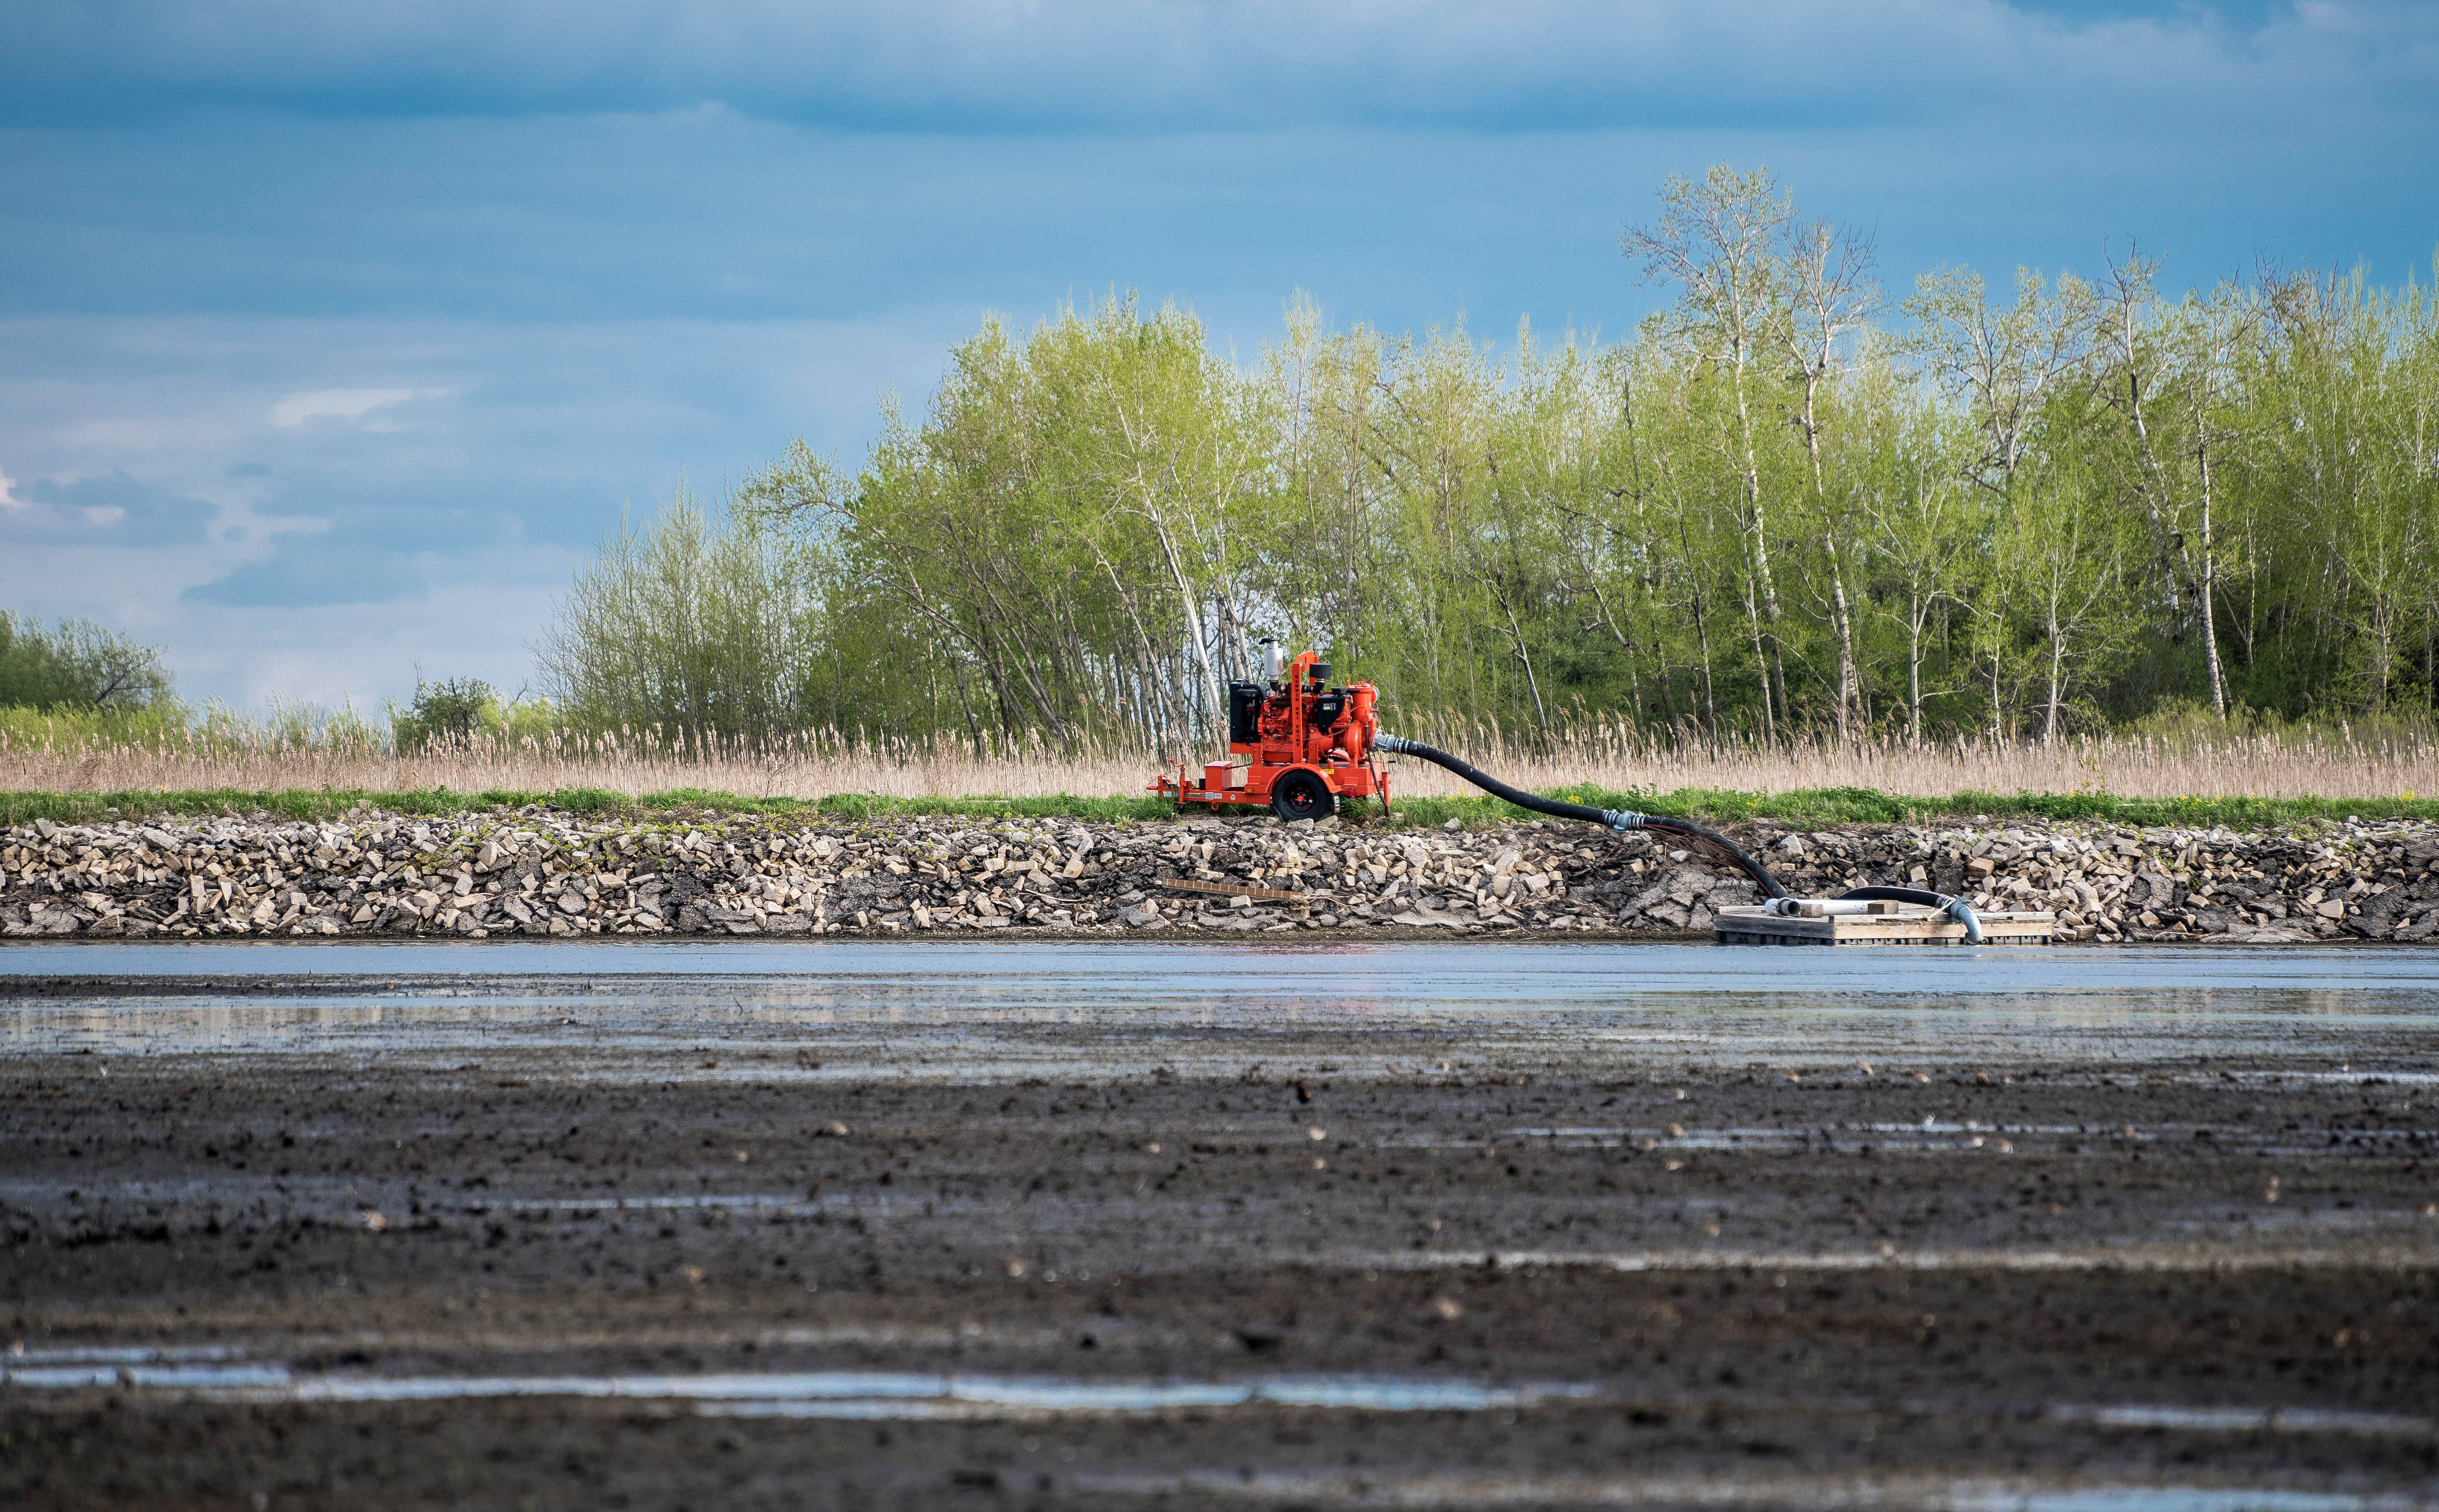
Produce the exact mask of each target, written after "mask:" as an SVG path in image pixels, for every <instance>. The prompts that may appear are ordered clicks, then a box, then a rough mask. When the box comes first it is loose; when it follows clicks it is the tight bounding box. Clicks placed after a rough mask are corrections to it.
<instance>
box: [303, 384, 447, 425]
mask: <svg viewBox="0 0 2439 1512" xmlns="http://www.w3.org/2000/svg"><path fill="white" fill-rule="evenodd" d="M437 392H439V391H438V390H436V389H428V388H316V389H308V390H307V391H305V392H304V393H301V394H287V395H283V396H281V398H280V400H279V402H278V403H276V404H274V405H272V406H271V423H272V424H274V425H276V426H280V427H281V428H283V429H288V430H294V428H296V427H297V426H299V425H302V424H304V423H305V422H306V421H307V420H320V419H339V420H356V419H363V418H365V416H367V415H369V414H371V413H373V412H374V411H375V410H385V409H387V408H389V407H390V406H391V405H393V404H402V403H404V402H406V401H407V400H411V399H422V398H426V397H428V396H431V395H433V394H436V393H437ZM382 423H383V422H375V423H374V428H380V427H381V425H382Z"/></svg>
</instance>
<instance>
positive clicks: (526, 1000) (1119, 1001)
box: [0, 942, 2439, 1089]
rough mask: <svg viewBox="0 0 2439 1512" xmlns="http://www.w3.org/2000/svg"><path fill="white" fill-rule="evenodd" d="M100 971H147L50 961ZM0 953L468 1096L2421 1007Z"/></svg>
mask: <svg viewBox="0 0 2439 1512" xmlns="http://www.w3.org/2000/svg"><path fill="white" fill-rule="evenodd" d="M109 971H122V972H124V973H125V974H126V975H129V976H140V977H148V978H152V979H155V985H153V986H151V987H145V988H143V989H142V990H141V992H139V993H136V994H135V995H122V989H121V988H120V987H119V986H118V985H117V984H114V983H111V982H108V981H96V982H94V983H92V984H91V987H90V990H80V989H78V987H76V986H75V985H74V984H68V985H66V986H65V987H64V990H63V992H62V988H61V985H60V984H58V983H57V982H56V980H55V979H56V977H57V976H58V974H60V973H62V972H69V973H76V972H109ZM300 971H301V972H305V973H309V975H307V976H305V977H303V978H299V977H295V976H293V975H288V974H287V973H294V972H300ZM12 976H13V977H16V978H19V979H25V978H28V977H34V976H44V977H48V978H53V979H54V980H53V981H52V982H51V983H50V984H49V985H47V986H46V987H45V995H39V996H37V995H20V996H14V997H11V996H8V995H6V990H5V986H0V1048H5V1049H7V1050H11V1051H19V1052H23V1051H30V1050H49V1051H54V1052H58V1051H66V1052H75V1051H92V1052H94V1053H96V1054H97V1055H104V1056H107V1055H120V1054H129V1053H151V1054H160V1053H194V1052H205V1053H215V1052H216V1053H224V1054H240V1055H243V1054H270V1055H312V1054H329V1055H335V1056H342V1057H350V1056H360V1055H363V1054H367V1053H373V1052H380V1053H383V1054H403V1055H407V1056H409V1057H410V1058H412V1057H416V1056H421V1057H422V1058H423V1059H422V1061H421V1065H422V1068H423V1069H426V1070H431V1071H435V1072H454V1073H458V1074H461V1075H463V1076H464V1077H465V1078H466V1080H465V1083H464V1084H465V1085H466V1086H468V1087H470V1088H474V1089H480V1088H481V1087H483V1086H484V1085H485V1084H486V1079H487V1076H490V1073H487V1071H486V1067H487V1066H490V1067H491V1068H492V1070H493V1071H496V1070H497V1069H499V1068H501V1067H505V1066H507V1065H508V1064H510V1063H513V1064H514V1066H515V1068H516V1070H517V1071H518V1072H519V1074H520V1075H541V1076H559V1077H573V1078H602V1077H606V1078H611V1079H624V1078H628V1077H632V1076H635V1075H637V1074H639V1071H640V1069H641V1068H643V1067H646V1066H649V1068H650V1074H651V1075H653V1076H662V1077H668V1076H677V1077H683V1078H687V1079H702V1078H748V1079H755V1080H768V1079H774V1078H784V1079H794V1078H822V1077H834V1076H870V1075H873V1074H875V1073H876V1072H878V1073H880V1074H883V1075H893V1076H911V1077H917V1078H921V1077H948V1076H971V1075H978V1074H980V1075H1009V1076H1032V1075H1055V1074H1058V1073H1059V1072H1061V1071H1068V1070H1074V1069H1077V1068H1079V1067H1084V1066H1091V1067H1094V1068H1095V1069H1097V1070H1100V1071H1102V1072H1105V1073H1109V1074H1130V1075H1131V1074H1140V1073H1142V1072H1145V1071H1148V1070H1150V1069H1152V1068H1153V1067H1155V1066H1161V1065H1166V1066H1168V1067H1170V1068H1171V1069H1173V1070H1177V1071H1180V1072H1187V1071H1192V1070H1197V1069H1199V1070H1202V1071H1210V1070H1214V1069H1216V1068H1217V1067H1218V1066H1220V1065H1222V1064H1224V1065H1225V1066H1226V1067H1227V1068H1228V1069H1229V1070H1230V1071H1231V1072H1232V1073H1234V1072H1239V1071H1242V1070H1243V1069H1244V1068H1245V1065H1246V1062H1247V1061H1248V1060H1249V1059H1252V1060H1255V1061H1258V1060H1260V1059H1261V1058H1263V1057H1264V1056H1265V1055H1266V1054H1270V1053H1273V1051H1274V1050H1275V1051H1276V1053H1279V1054H1290V1053H1292V1052H1291V1051H1290V1050H1289V1049H1288V1048H1287V1046H1288V1045H1289V1042H1290V1041H1297V1042H1299V1043H1301V1044H1305V1045H1307V1046H1308V1047H1309V1046H1310V1045H1313V1044H1321V1043H1324V1042H1326V1048H1328V1049H1330V1050H1331V1051H1332V1052H1334V1053H1335V1052H1343V1053H1344V1056H1345V1057H1347V1059H1346V1060H1344V1062H1342V1065H1343V1069H1344V1070H1345V1071H1346V1072H1347V1073H1349V1074H1355V1075H1385V1074H1398V1075H1417V1074H1419V1075H1456V1076H1462V1075H1464V1073H1465V1071H1466V1069H1467V1067H1468V1066H1469V1065H1478V1064H1481V1063H1482V1062H1484V1061H1485V1060H1487V1059H1490V1058H1519V1057H1522V1058H1586V1057H1589V1058H1636V1057H1640V1058H1653V1057H1665V1058H1670V1059H1672V1060H1682V1061H1684V1062H1687V1063H1717V1062H1718V1061H1720V1060H1722V1059H1726V1058H1741V1059H1753V1058H1768V1059H1769V1060H1770V1061H1771V1063H1772V1064H1774V1065H1780V1066H1783V1067H1786V1068H1788V1069H1796V1070H1812V1071H1836V1072H1839V1073H1841V1074H1852V1075H1857V1076H1866V1075H1872V1074H1873V1073H1872V1072H1868V1071H1865V1070H1864V1069H1862V1068H1864V1067H1865V1066H1882V1067H1883V1069H1885V1066H1884V1065H1883V1063H1886V1062H1915V1063H1919V1062H1921V1061H1923V1060H1926V1059H1929V1060H1932V1061H1935V1062H1937V1063H1943V1064H1956V1063H1959V1062H1967V1061H1969V1062H1972V1063H1976V1064H1980V1065H1985V1066H2005V1065H2016V1064H2021V1063H2023V1062H2025V1061H2027V1060H2038V1061H2039V1062H2041V1063H2043V1064H2044V1065H2048V1066H2052V1067H2073V1066H2085V1067H2091V1066H2096V1065H2099V1064H2103V1063H2106V1062H2110V1061H2134V1060H2153V1061H2157V1060H2163V1059H2171V1060H2172V1059H2182V1058H2196V1057H2199V1056H2211V1057H2213V1058H2214V1059H2215V1060H2216V1059H2224V1058H2229V1057H2250V1058H2253V1059H2254V1060H2255V1061H2256V1062H2258V1060H2259V1059H2260V1058H2261V1057H2262V1056H2264V1055H2267V1056H2269V1057H2270V1058H2271V1060H2272V1062H2273V1064H2271V1065H2270V1068H2269V1072H2268V1074H2271V1075H2288V1074H2293V1075H2308V1076H2356V1075H2359V1074H2360V1073H2359V1069H2358V1068H2359V1065H2366V1064H2370V1063H2371V1062H2372V1061H2374V1060H2382V1061H2383V1063H2387V1062H2397V1064H2396V1065H2395V1072H2396V1073H2397V1074H2401V1075H2407V1076H2415V1077H2417V1078H2425V1077H2427V1076H2429V1073H2428V1071H2427V1070H2416V1069H2413V1068H2412V1060H2413V1059H2418V1057H2412V1058H2408V1057H2406V1056H2405V1054H2404V1052H2405V1051H2406V1049H2407V1048H2408V1047H2409V1046H2410V1045H2412V1044H2417V1043H2418V1044H2426V1045H2427V1043H2428V1042H2429V1039H2428V1037H2429V1033H2430V1030H2431V1029H2432V1028H2433V1027H2439V952H2429V951H2359V952H2338V951H2319V952H2250V951H2218V952H2204V951H2200V950H2192V951H2185V950H2154V951H2116V952H2089V951H2071V950H2034V951H2016V952H1846V951H1832V950H1822V951H1813V952H1805V951H1787V950H1776V951H1760V950H1736V949H1734V948H1729V947H1706V946H1632V945H1578V944H1486V945H1438V944H1428V945H1427V944H1413V945H1406V944H1396V945H1389V944H1384V945H1341V944H1333V945H1317V946H1312V947H1295V948H1272V949H1255V948H1219V947H1210V946H1183V945H1151V944H1137V943H1131V942H1130V943H1104V944H1077V943H1067V944H1054V943H1043V944H1040V945H1022V944H1020V945H996V944H994V945H988V946H986V945H972V946H965V945H935V944H920V943H916V944H893V945H878V944H864V943H850V944H820V945H789V946H778V945H753V946H746V945H701V944H685V943H671V944H649V945H640V944H639V945H619V946H600V945H541V944H533V945H508V946H502V947H488V946H481V945H421V944H400V945H356V944H347V945H331V946H303V945H208V946H188V945H158V946H154V945H116V946H101V945H93V946H83V945H80V946H57V947H47V946H46V947H33V948H26V949H17V950H0V984H5V983H6V982H7V981H8V979H9V978H10V977H12ZM164 977H167V978H174V979H177V980H175V981H174V982H169V981H158V980H157V979H160V978H164ZM29 986H30V984H29ZM130 987H131V988H132V984H131V985H130ZM274 989H276V990H274ZM55 994H56V995H55ZM2391 1051H2394V1052H2396V1054H2393V1055H2392V1054H2390V1052H2391ZM2243 1074H2245V1075H2248V1076H2250V1075H2259V1074H2264V1073H2263V1071H2262V1068H2261V1067H2260V1066H2259V1065H2258V1064H2257V1063H2256V1064H2255V1065H2253V1066H2252V1067H2249V1068H2245V1069H2244V1070H2243ZM493 1079H496V1078H493ZM512 1084H513V1083H512V1082H511V1085H512Z"/></svg>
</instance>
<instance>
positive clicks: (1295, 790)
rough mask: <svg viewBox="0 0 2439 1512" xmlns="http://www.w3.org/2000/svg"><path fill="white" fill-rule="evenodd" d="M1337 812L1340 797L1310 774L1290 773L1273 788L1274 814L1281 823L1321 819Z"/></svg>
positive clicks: (1319, 779) (1272, 806)
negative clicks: (1282, 820)
mask: <svg viewBox="0 0 2439 1512" xmlns="http://www.w3.org/2000/svg"><path fill="white" fill-rule="evenodd" d="M1337 811H1338V794H1336V793H1334V792H1330V791H1329V785H1328V784H1327V783H1326V782H1324V781H1322V780H1321V778H1319V777H1317V776H1315V775H1313V774H1311V773H1309V772H1291V773H1289V774H1287V775H1286V776H1284V777H1281V778H1280V779H1279V780H1278V781H1276V782H1274V783H1273V784H1272V785H1271V812H1273V813H1274V814H1277V815H1278V816H1279V817H1280V818H1282V819H1320V818H1324V817H1326V816H1327V815H1329V814H1334V813H1336V812H1337Z"/></svg>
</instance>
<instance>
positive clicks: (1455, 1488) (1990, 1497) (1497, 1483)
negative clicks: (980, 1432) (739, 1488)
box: [1074, 1470, 2434, 1512]
mask: <svg viewBox="0 0 2439 1512" xmlns="http://www.w3.org/2000/svg"><path fill="white" fill-rule="evenodd" d="M1074 1485H1075V1486H1076V1488H1077V1490H1078V1491H1082V1492H1086V1493H1097V1494H1100V1495H1105V1496H1109V1495H1114V1496H1131V1497H1137V1498H1146V1499H1150V1498H1170V1499H1175V1500H1180V1501H1186V1502H1191V1503H1195V1504H1202V1505H1207V1504H1215V1503H1231V1502H1236V1503H1255V1504H1260V1505H1275V1504H1282V1503H1284V1504H1292V1505H1298V1506H1314V1507H1330V1506H1348V1507H1380V1506H1395V1507H1412V1508H1438V1507H1446V1508H1451V1509H1458V1508H1462V1509H1472V1508H1487V1507H1505V1506H1529V1507H1537V1508H1539V1507H1553V1506H1564V1507H1577V1506H1580V1507H1640V1506H1665V1507H1719V1508H1765V1507H1771V1508H1775V1507H1800V1508H1805V1509H1807V1512H1811V1509H1816V1508H1817V1509H1830V1508H1835V1509H1844V1512H2430V1509H2431V1508H2432V1507H2433V1505H2434V1503H2432V1502H2431V1501H2430V1500H2429V1499H2427V1498H2424V1497H2421V1496H2418V1495H2414V1494H2411V1493H2380V1492H2351V1491H2316V1490H2298V1489H2288V1488H2284V1487H2271V1486H2262V1487H2247V1486H2224V1485H2088V1486H2042V1485H2026V1484H2023V1483H2019V1482H2007V1481H1988V1480H1953V1479H1935V1478H1932V1477H1928V1476H1876V1477H1868V1478H1866V1477H1861V1476H1832V1475H1804V1476H1796V1475H1753V1476H1737V1477H1735V1478H1733V1479H1731V1478H1724V1477H1723V1478H1718V1479H1705V1478H1698V1477H1692V1476H1672V1475H1665V1474H1655V1475H1645V1476H1637V1477H1635V1478H1632V1479H1626V1478H1614V1479H1612V1478H1605V1477H1590V1476H1547V1477H1522V1476H1491V1475H1416V1476H1406V1475H1396V1474H1355V1473H1350V1474H1344V1475H1315V1474H1309V1473H1294V1472H1280V1471H1255V1472H1252V1473H1248V1472H1246V1471H1243V1470H1200V1471H1188V1472H1187V1473H1185V1474H1183V1475H1082V1476H1078V1477H1077V1478H1076V1480H1075V1482H1074Z"/></svg>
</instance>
